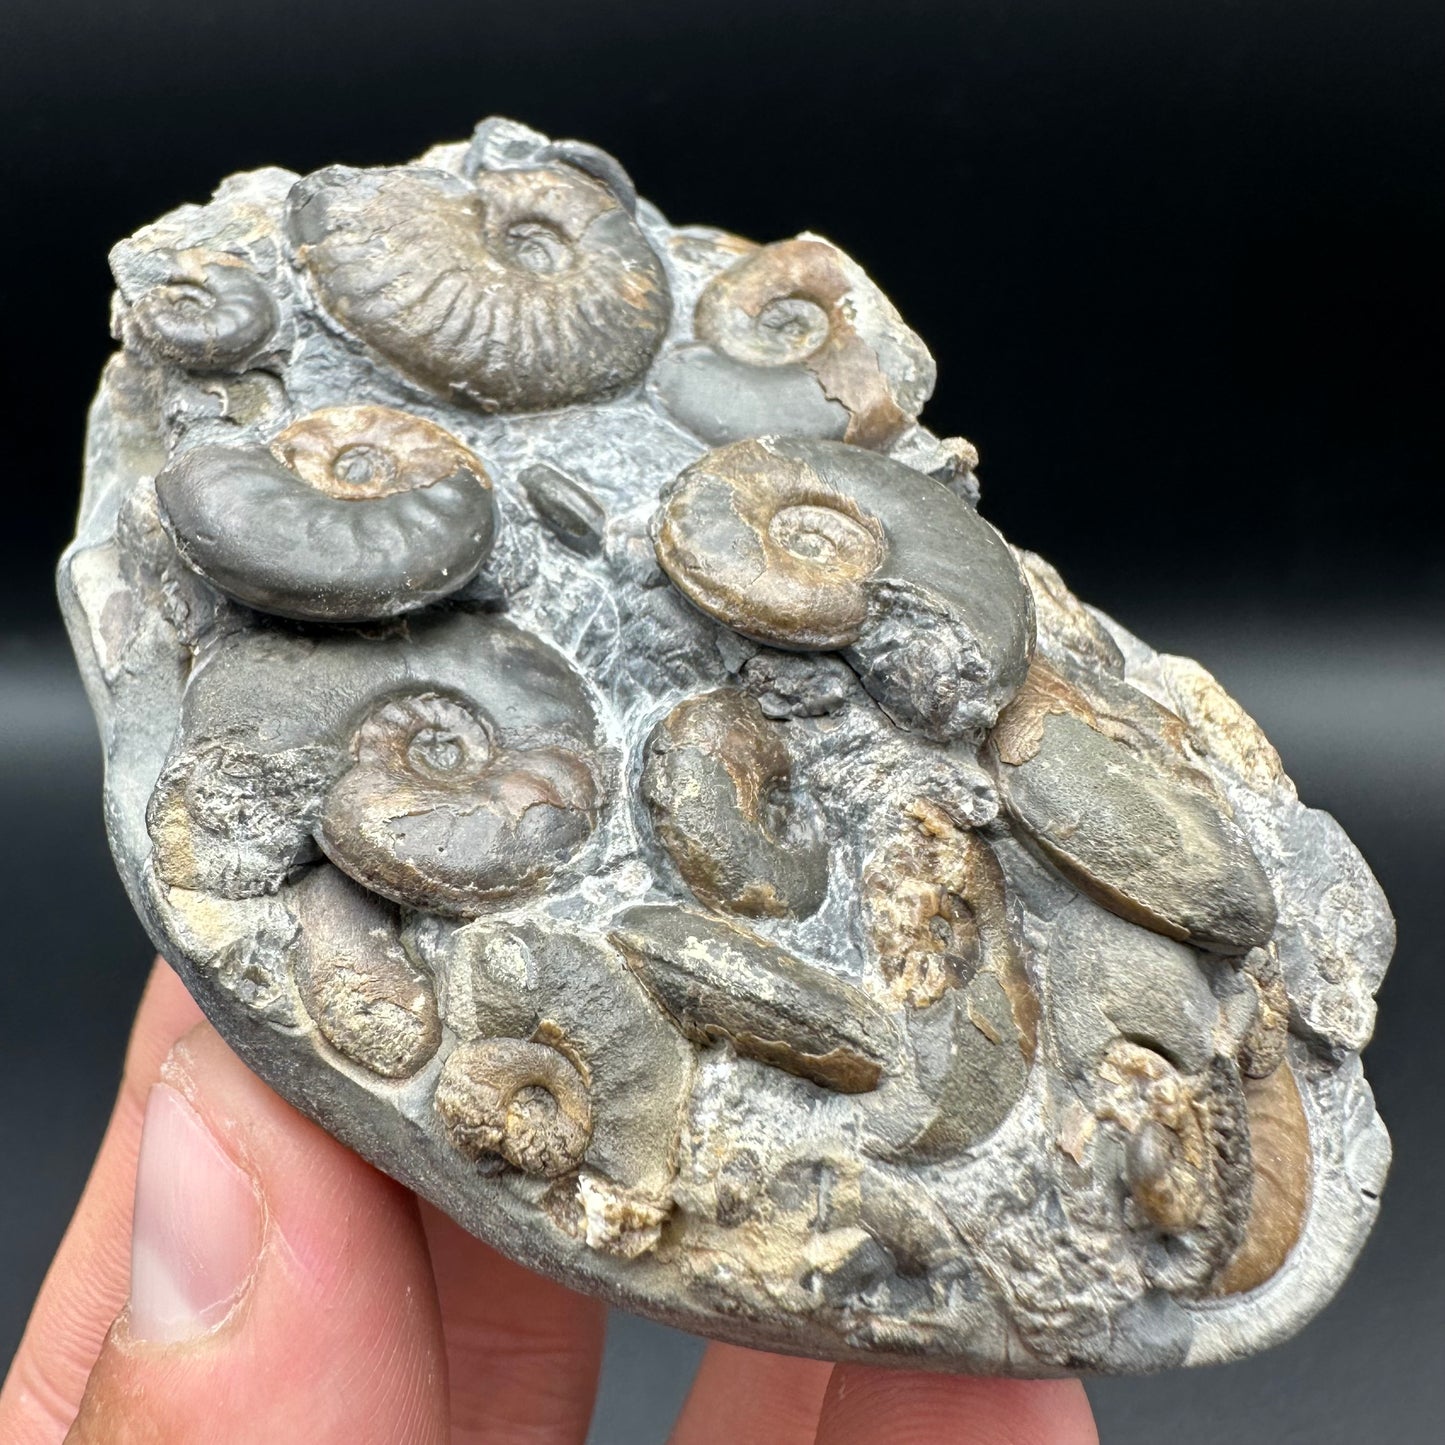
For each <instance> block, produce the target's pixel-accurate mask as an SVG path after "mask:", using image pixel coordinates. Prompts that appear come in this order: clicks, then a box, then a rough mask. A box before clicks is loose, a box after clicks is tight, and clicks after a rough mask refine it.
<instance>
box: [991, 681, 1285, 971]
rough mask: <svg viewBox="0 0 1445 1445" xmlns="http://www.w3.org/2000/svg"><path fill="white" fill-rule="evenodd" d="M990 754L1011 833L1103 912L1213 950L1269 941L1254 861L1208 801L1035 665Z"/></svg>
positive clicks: (1154, 751) (1261, 876) (1269, 912)
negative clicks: (1011, 823)
mask: <svg viewBox="0 0 1445 1445" xmlns="http://www.w3.org/2000/svg"><path fill="white" fill-rule="evenodd" d="M1118 686H1120V687H1125V686H1126V685H1125V684H1122V683H1121V684H1118ZM1151 706H1154V707H1155V711H1157V712H1160V713H1165V710H1164V709H1162V708H1157V705H1151ZM1165 717H1166V720H1172V722H1173V723H1174V724H1176V725H1178V726H1179V727H1180V728H1181V729H1182V727H1183V724H1182V723H1180V722H1179V720H1178V719H1177V718H1173V715H1172V714H1167V713H1165ZM990 751H991V755H992V756H993V757H994V759H995V761H996V763H997V772H998V778H999V792H1000V795H1001V796H1002V798H1003V799H1004V802H1005V804H1006V806H1007V808H1008V810H1009V813H1010V815H1011V816H1012V818H1013V820H1014V822H1015V823H1016V824H1017V825H1018V827H1019V830H1020V833H1021V834H1022V836H1023V837H1025V838H1026V839H1027V840H1028V841H1029V842H1030V843H1031V844H1032V846H1033V847H1034V848H1035V849H1036V850H1037V851H1038V852H1039V853H1040V854H1041V855H1042V856H1043V857H1044V858H1046V859H1047V860H1048V861H1049V862H1050V863H1051V864H1052V865H1053V866H1054V867H1056V868H1057V869H1058V870H1059V872H1061V873H1062V874H1063V875H1064V877H1066V878H1067V879H1068V880H1069V881H1070V882H1071V883H1072V884H1074V885H1075V887H1077V888H1079V889H1080V890H1081V891H1082V892H1084V893H1086V894H1088V895H1089V896H1090V897H1092V898H1093V899H1095V900H1096V901H1097V902H1099V903H1101V904H1103V906H1104V907H1106V908H1109V909H1111V910H1112V911H1114V912H1115V913H1118V914H1119V915H1120V916H1121V917H1123V918H1127V919H1129V920H1130V922H1133V923H1138V924H1140V925H1141V926H1143V927H1145V928H1149V929H1152V930H1154V931H1155V932H1158V933H1162V934H1164V935H1165V936H1166V937H1168V938H1175V939H1180V940H1184V941H1187V942H1189V943H1191V944H1193V945H1195V946H1197V947H1200V948H1205V949H1210V950H1213V951H1216V952H1222V953H1239V952H1243V951H1245V950H1247V949H1249V948H1252V947H1254V946H1256V945H1261V944H1265V943H1267V942H1268V941H1269V939H1270V936H1271V934H1272V933H1273V932H1274V927H1275V921H1276V904H1275V900H1274V895H1273V893H1272V891H1271V888H1270V883H1269V879H1268V878H1267V877H1266V875H1265V872H1264V869H1263V867H1262V865H1261V864H1260V862H1259V859H1258V858H1257V857H1256V856H1255V854H1254V852H1253V850H1252V849H1251V847H1250V845H1249V842H1248V840H1247V839H1246V838H1245V836H1244V834H1243V833H1242V832H1241V831H1240V829H1239V828H1238V827H1237V826H1236V824H1235V823H1234V821H1233V820H1232V819H1231V818H1230V817H1229V816H1228V814H1227V812H1226V811H1225V808H1224V805H1223V804H1222V803H1221V802H1219V801H1218V800H1217V798H1214V797H1210V796H1208V795H1207V794H1206V793H1205V792H1203V791H1201V790H1200V789H1198V788H1195V787H1193V786H1190V785H1189V784H1188V783H1187V781H1185V780H1184V779H1183V778H1182V777H1181V776H1180V774H1179V773H1178V772H1177V770H1175V771H1171V770H1170V769H1169V768H1168V767H1167V766H1166V765H1163V764H1162V763H1161V756H1162V755H1163V750H1162V749H1161V748H1160V747H1159V745H1158V743H1157V740H1154V739H1151V738H1149V737H1147V736H1146V737H1144V738H1143V739H1142V740H1141V739H1140V738H1138V736H1137V735H1136V734H1135V733H1134V732H1133V731H1130V730H1124V731H1121V730H1119V729H1118V728H1116V727H1115V726H1113V725H1111V721H1110V719H1108V718H1106V717H1103V716H1101V715H1100V712H1099V710H1098V709H1096V708H1095V707H1093V706H1092V704H1091V702H1090V700H1089V699H1087V698H1085V697H1084V696H1083V695H1082V694H1081V693H1080V691H1079V690H1078V689H1077V688H1076V687H1074V686H1072V685H1071V684H1070V683H1069V682H1068V681H1067V680H1065V679H1063V678H1061V677H1060V676H1059V675H1058V674H1057V673H1055V672H1054V671H1053V670H1052V669H1050V668H1048V667H1047V666H1046V665H1044V664H1043V663H1041V662H1035V664H1034V666H1033V667H1032V668H1031V669H1030V670H1029V674H1028V678H1027V679H1026V681H1025V685H1024V686H1023V687H1022V688H1021V689H1020V690H1019V693H1018V695H1017V696H1016V697H1015V698H1014V699H1013V701H1012V702H1011V703H1010V704H1009V706H1008V707H1007V708H1006V709H1005V711H1004V712H1003V714H1002V715H1001V716H1000V718H999V723H998V727H997V728H996V729H995V731H994V733H993V737H992V744H991V750H990Z"/></svg>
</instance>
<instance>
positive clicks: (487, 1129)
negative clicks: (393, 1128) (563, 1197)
mask: <svg viewBox="0 0 1445 1445" xmlns="http://www.w3.org/2000/svg"><path fill="white" fill-rule="evenodd" d="M433 1106H434V1107H435V1109H436V1111H437V1114H438V1115H439V1116H440V1118H441V1120H442V1123H443V1125H444V1126H445V1128H446V1131H447V1135H448V1137H449V1138H450V1139H451V1141H452V1143H453V1144H455V1145H456V1147H457V1148H458V1149H460V1150H461V1151H462V1153H464V1154H466V1155H468V1156H469V1157H470V1158H473V1159H480V1158H481V1157H482V1156H483V1155H485V1154H497V1155H500V1156H501V1157H502V1158H503V1159H505V1160H506V1161H507V1163H508V1164H511V1165H513V1166H514V1167H515V1168H517V1169H520V1170H521V1171H522V1172H523V1173H524V1174H536V1175H541V1176H542V1177H544V1178H548V1179H551V1178H556V1177H557V1176H558V1175H559V1174H566V1173H568V1172H569V1171H570V1170H572V1169H575V1168H576V1167H577V1165H578V1163H579V1162H580V1160H581V1158H582V1151H583V1150H584V1149H585V1148H586V1147H587V1140H588V1137H589V1136H590V1134H591V1133H592V1107H591V1103H590V1102H589V1100H588V1097H587V1085H586V1082H585V1081H584V1080H583V1078H582V1075H581V1074H580V1073H579V1072H578V1071H577V1068H576V1066H575V1065H574V1064H572V1063H570V1062H569V1061H568V1060H567V1059H566V1058H565V1057H564V1056H563V1055H562V1054H560V1053H559V1052H558V1051H557V1050H556V1049H553V1048H549V1047H548V1046H547V1045H546V1044H540V1043H529V1042H528V1041H526V1040H524V1039H478V1040H475V1041H473V1042H472V1043H466V1044H459V1045H458V1046H457V1047H456V1048H454V1049H453V1050H452V1051H451V1053H450V1054H448V1055H447V1061H446V1063H445V1064H444V1065H443V1066H442V1071H441V1075H440V1077H439V1078H438V1080H437V1088H436V1094H435V1096H434V1098H433Z"/></svg>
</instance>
